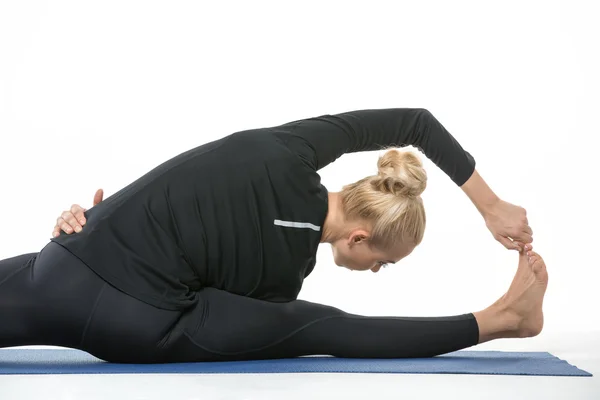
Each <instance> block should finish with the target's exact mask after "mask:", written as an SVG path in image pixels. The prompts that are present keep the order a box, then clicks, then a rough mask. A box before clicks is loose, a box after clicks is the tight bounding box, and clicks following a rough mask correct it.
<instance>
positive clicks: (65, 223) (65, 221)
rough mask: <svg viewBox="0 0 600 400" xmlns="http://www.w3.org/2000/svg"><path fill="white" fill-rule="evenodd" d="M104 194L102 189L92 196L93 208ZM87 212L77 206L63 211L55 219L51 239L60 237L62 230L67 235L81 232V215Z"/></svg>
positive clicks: (83, 223)
mask: <svg viewBox="0 0 600 400" xmlns="http://www.w3.org/2000/svg"><path fill="white" fill-rule="evenodd" d="M103 195H104V192H103V190H102V189H98V190H97V191H96V194H95V195H94V202H93V204H94V206H95V205H96V204H98V203H100V202H101V201H102V196H103ZM85 211H87V209H86V208H82V207H81V206H80V205H79V204H73V205H72V206H71V209H70V210H67V211H63V213H62V214H61V215H60V217H58V218H57V219H56V225H55V226H54V230H53V231H52V237H57V236H59V235H60V230H61V229H62V230H63V231H65V232H66V233H67V234H70V233H72V232H73V230H74V231H75V232H81V229H82V226H83V225H85V215H83V213H84V212H85Z"/></svg>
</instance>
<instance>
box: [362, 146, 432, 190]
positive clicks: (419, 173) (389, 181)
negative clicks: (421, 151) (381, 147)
mask: <svg viewBox="0 0 600 400" xmlns="http://www.w3.org/2000/svg"><path fill="white" fill-rule="evenodd" d="M377 168H378V169H379V173H378V176H377V177H375V179H373V181H372V184H373V185H374V186H375V187H376V188H377V189H378V190H380V191H382V192H384V193H391V194H394V195H398V196H407V197H417V196H419V195H420V194H421V193H423V191H424V190H425V187H426V186H427V173H426V172H425V169H424V168H423V164H422V162H421V160H420V159H419V157H418V156H417V155H416V154H415V153H414V152H412V151H398V150H395V149H394V150H389V151H387V152H386V153H385V154H384V155H383V156H381V157H379V160H378V161H377Z"/></svg>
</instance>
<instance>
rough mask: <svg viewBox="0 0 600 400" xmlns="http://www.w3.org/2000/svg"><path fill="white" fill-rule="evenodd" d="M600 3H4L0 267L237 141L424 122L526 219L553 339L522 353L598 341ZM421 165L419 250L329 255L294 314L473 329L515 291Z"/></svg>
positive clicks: (511, 256) (363, 165)
mask: <svg viewBox="0 0 600 400" xmlns="http://www.w3.org/2000/svg"><path fill="white" fill-rule="evenodd" d="M594 4H595V3H594V2H593V1H589V2H581V1H538V2H533V1H528V2H524V1H501V2H480V1H453V2H445V1H439V2H432V1H419V2H416V1H407V2H397V1H393V2H392V1H390V2H381V1H369V2H366V1H364V2H354V1H337V2H333V1H329V2H325V1H306V0H303V1H302V2H296V3H295V4H292V3H290V2H276V1H273V2H265V1H252V2H241V1H240V2H230V1H218V2H217V1H211V2H198V1H177V2H171V1H146V0H145V1H102V2H82V1H52V2H50V1H3V2H2V3H0V174H1V175H0V177H1V181H0V182H1V189H0V193H1V196H0V221H1V224H0V226H1V227H2V228H1V230H0V243H1V246H0V259H4V258H8V257H12V256H15V255H18V254H22V253H27V252H34V251H39V250H40V249H41V248H42V247H43V246H44V245H45V244H46V243H47V242H48V240H49V238H50V234H51V232H52V228H53V226H54V223H55V220H56V218H57V217H58V216H59V214H60V213H61V212H62V211H63V210H65V209H68V208H69V207H70V206H71V204H73V203H78V204H81V205H82V206H84V207H91V202H92V197H93V195H94V192H95V191H96V189H98V188H103V189H104V191H105V198H106V197H108V196H110V195H111V194H113V193H115V192H116V191H118V190H119V189H121V188H122V187H123V186H125V185H127V184H129V183H130V182H132V181H133V180H135V179H137V178H138V177H140V176H141V175H143V174H145V173H146V172H147V171H149V170H150V169H152V168H154V167H155V166H157V165H158V164H160V163H162V162H164V161H166V160H167V159H169V158H171V157H173V156H175V155H177V154H179V153H181V152H183V151H186V150H188V149H190V148H192V147H196V146H198V145H200V144H203V143H206V142H209V141H212V140H215V139H218V138H221V137H223V136H226V135H228V134H230V133H233V132H235V131H238V130H244V129H250V128H257V127H266V126H273V125H279V124H282V123H285V122H288V121H292V120H297V119H300V118H305V117H311V116H316V115H322V114H327V113H329V114H333V113H338V112H345V111H350V110H355V109H366V108H388V107H422V108H426V109H428V110H430V111H431V112H432V113H433V115H434V116H435V117H436V118H437V119H438V120H439V121H440V122H441V123H442V124H443V125H444V126H445V127H446V128H447V129H448V130H449V131H450V132H451V133H452V134H453V135H454V136H455V138H456V139H457V140H458V141H459V142H460V143H461V144H462V145H463V147H464V148H465V149H467V150H468V151H469V152H471V154H473V156H474V157H475V159H476V161H477V169H478V171H479V172H480V174H481V175H482V176H483V177H484V179H486V181H487V182H488V184H489V185H490V186H491V187H492V189H493V190H494V191H495V192H496V193H497V194H498V195H499V196H500V197H501V198H502V199H504V200H506V201H509V202H512V203H514V204H518V205H522V206H524V207H525V208H526V209H527V211H528V217H529V221H530V224H531V226H532V228H533V230H534V249H535V250H536V251H538V252H539V253H540V254H541V255H542V256H543V257H544V258H545V260H546V263H547V266H548V271H549V274H550V283H549V286H548V290H547V295H546V299H545V302H544V311H545V317H546V325H545V328H544V329H545V330H544V332H543V333H542V334H541V335H540V336H539V337H537V338H533V339H527V340H531V341H536V340H542V339H543V338H544V335H547V334H553V335H557V334H560V333H561V332H585V331H587V332H591V331H594V330H599V329H600V318H599V317H598V312H597V307H598V305H599V304H600V302H599V300H600V297H599V295H598V278H599V277H600V274H599V272H598V268H599V267H600V262H599V261H598V254H597V251H596V249H597V243H598V231H597V225H598V223H599V222H600V217H599V211H598V206H597V204H598V198H597V197H596V195H595V193H597V188H596V184H597V172H598V171H599V170H600V168H599V167H598V155H597V150H598V145H599V144H600V139H599V138H598V134H599V133H600V123H599V122H598V109H599V107H600V97H599V95H598V93H599V90H600V78H599V76H600V74H599V73H598V71H600V56H599V54H600V52H599V50H598V49H599V48H600V45H599V42H600V40H599V38H600V28H599V25H598V20H599V18H598V17H599V13H598V11H597V10H596V9H595V8H596V6H595V5H594ZM380 154H381V153H379V152H368V153H359V154H347V155H344V156H343V157H342V158H340V159H339V160H338V161H336V162H335V163H334V164H331V165H330V166H328V167H326V168H325V169H323V170H321V171H320V172H321V176H322V178H323V183H324V185H325V186H326V187H327V188H328V189H329V190H330V191H337V190H339V189H341V187H342V185H344V184H346V183H350V182H354V181H356V180H358V179H360V178H362V177H364V176H367V175H372V174H374V173H376V162H377V157H378V155H380ZM419 155H421V153H419ZM421 156H422V155H421ZM423 160H424V162H425V166H426V168H427V172H428V174H429V181H428V188H427V189H426V191H425V192H424V195H423V197H424V201H425V203H426V208H427V218H428V226H427V231H426V235H425V239H424V241H423V243H422V244H421V245H420V246H419V247H418V248H417V249H416V250H415V251H414V253H413V254H412V255H411V256H409V257H408V258H406V259H405V260H403V261H402V262H401V263H399V264H398V265H396V266H391V267H389V268H387V269H384V270H382V271H381V272H380V273H378V274H373V273H371V272H350V271H348V270H346V269H344V268H340V267H336V266H335V264H334V263H333V260H332V257H331V251H330V248H329V245H322V246H321V248H320V250H319V254H318V262H317V267H316V268H315V270H314V272H313V274H312V275H311V276H309V277H308V278H307V279H306V281H305V284H304V288H303V290H302V292H301V294H300V298H301V299H305V300H310V301H315V302H321V303H325V304H330V305H333V306H337V307H339V308H341V309H343V310H345V311H348V312H353V313H361V314H365V315H406V316H419V315H420V316H435V315H452V314H462V313H465V312H472V311H477V310H480V309H482V308H484V307H486V306H488V305H489V304H491V303H492V302H493V301H495V300H496V299H497V298H498V297H499V296H501V295H502V294H503V293H504V292H505V290H506V289H507V288H508V286H509V284H510V282H511V280H512V277H513V275H514V273H515V270H516V266H517V254H516V253H515V252H514V251H508V250H506V249H504V247H502V246H501V245H500V244H499V243H498V242H496V241H495V240H494V239H493V238H492V236H491V234H490V233H489V231H488V230H487V228H486V227H485V224H484V221H483V219H482V217H481V216H480V215H479V213H478V212H477V210H476V209H475V207H474V206H473V205H472V204H471V203H470V201H469V200H468V198H467V197H466V195H465V194H464V193H463V192H462V190H460V188H458V187H457V186H456V185H454V184H453V183H452V181H451V180H450V179H449V178H448V177H447V176H446V175H444V174H443V173H442V172H441V171H440V170H438V169H437V168H436V167H435V165H433V164H432V163H431V162H429V161H428V160H427V159H423ZM558 337H559V338H560V336H558ZM532 343H533V342H532ZM596 351H597V349H596Z"/></svg>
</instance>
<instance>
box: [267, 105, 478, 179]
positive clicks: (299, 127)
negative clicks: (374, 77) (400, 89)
mask: <svg viewBox="0 0 600 400" xmlns="http://www.w3.org/2000/svg"><path fill="white" fill-rule="evenodd" d="M280 128H281V130H280V131H279V132H280V133H281V132H282V133H284V134H285V135H286V136H287V135H291V136H292V137H293V138H296V139H301V142H300V143H295V144H294V146H295V148H296V149H298V152H299V153H300V156H301V157H302V158H303V159H305V161H307V162H309V163H310V164H311V165H312V166H313V167H314V168H315V169H316V170H319V169H321V168H323V167H325V166H327V165H328V164H330V163H331V162H333V161H335V160H336V159H337V158H339V157H340V156H342V155H343V154H346V153H354V152H360V151H370V150H381V149H383V148H385V147H390V146H394V147H405V146H408V145H412V146H414V147H416V148H417V149H418V150H420V151H421V152H422V153H424V154H425V156H427V158H429V159H430V160H431V161H432V162H434V163H435V164H436V165H437V166H438V167H439V168H440V169H441V170H442V171H444V172H445V173H446V174H447V175H448V176H449V177H450V178H451V179H452V180H453V181H454V182H455V183H456V184H457V185H458V186H462V185H463V184H464V183H465V182H466V181H467V180H468V179H469V178H470V177H471V176H472V175H473V172H474V171H475V160H474V158H473V157H472V156H471V154H469V153H468V152H467V151H465V150H464V149H463V148H462V147H461V145H460V144H459V143H458V142H457V141H456V139H455V138H454V137H453V136H452V135H451V134H450V133H449V132H448V131H447V130H446V129H445V128H444V126H443V125H442V124H441V123H440V122H439V121H438V120H437V119H436V118H435V117H434V116H433V115H432V114H431V113H430V112H429V111H428V110H426V109H423V108H387V109H370V110H357V111H350V112H345V113H341V114H334V115H330V114H326V115H322V116H318V117H314V118H307V119H302V120H298V121H293V122H290V123H287V124H285V125H282V126H281V127H280ZM277 133H278V132H276V134H277ZM290 140H292V139H290V137H289V136H288V137H287V138H286V141H288V142H289V141H290Z"/></svg>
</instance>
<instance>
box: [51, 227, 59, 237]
mask: <svg viewBox="0 0 600 400" xmlns="http://www.w3.org/2000/svg"><path fill="white" fill-rule="evenodd" d="M58 236H60V226H58V225H56V226H54V230H53V231H52V237H58Z"/></svg>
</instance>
